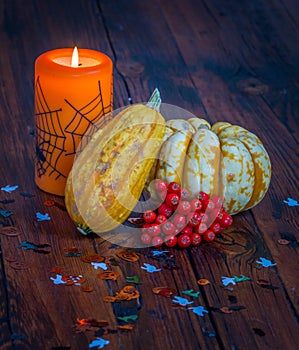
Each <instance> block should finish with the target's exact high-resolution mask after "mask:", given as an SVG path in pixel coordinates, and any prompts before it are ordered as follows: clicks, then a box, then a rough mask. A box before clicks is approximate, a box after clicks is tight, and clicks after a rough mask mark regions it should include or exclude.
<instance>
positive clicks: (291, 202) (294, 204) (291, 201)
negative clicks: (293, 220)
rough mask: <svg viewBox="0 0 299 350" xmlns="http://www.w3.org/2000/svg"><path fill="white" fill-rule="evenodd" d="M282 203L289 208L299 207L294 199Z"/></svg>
mask: <svg viewBox="0 0 299 350" xmlns="http://www.w3.org/2000/svg"><path fill="white" fill-rule="evenodd" d="M283 202H284V203H286V204H287V205H288V206H289V207H297V206H299V203H298V201H297V200H296V199H293V198H288V199H287V200H284V201H283Z"/></svg>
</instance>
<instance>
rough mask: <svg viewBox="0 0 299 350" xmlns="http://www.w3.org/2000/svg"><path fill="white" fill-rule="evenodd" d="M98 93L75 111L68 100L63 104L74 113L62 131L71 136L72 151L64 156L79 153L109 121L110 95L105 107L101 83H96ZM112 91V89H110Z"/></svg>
mask: <svg viewBox="0 0 299 350" xmlns="http://www.w3.org/2000/svg"><path fill="white" fill-rule="evenodd" d="M98 86H99V93H98V94H97V95H96V96H95V97H94V98H93V99H92V100H91V101H90V102H88V103H87V104H86V105H85V106H83V107H82V108H80V109H77V108H76V107H75V106H74V105H72V104H71V103H70V102H69V101H68V100H65V102H66V103H67V104H68V105H69V106H70V107H71V108H72V109H74V111H75V114H74V116H73V118H72V119H71V121H70V122H69V124H68V125H67V126H66V127H65V129H64V131H65V132H66V133H68V134H70V135H71V136H72V141H73V150H72V151H71V152H69V153H66V156H70V155H74V154H78V153H80V152H81V151H82V150H83V148H84V147H85V146H86V145H87V143H88V142H89V141H90V139H91V138H92V136H93V134H94V133H95V132H96V131H97V130H98V129H99V128H100V127H102V126H104V125H105V124H106V122H107V121H108V120H110V119H111V115H110V114H109V112H110V111H111V110H112V94H111V98H110V103H109V105H107V106H105V105H104V101H103V96H102V90H101V82H100V81H99V82H98ZM111 91H112V89H111Z"/></svg>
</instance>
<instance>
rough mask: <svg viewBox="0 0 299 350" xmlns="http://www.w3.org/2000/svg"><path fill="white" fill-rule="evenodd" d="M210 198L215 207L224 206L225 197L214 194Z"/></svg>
mask: <svg viewBox="0 0 299 350" xmlns="http://www.w3.org/2000/svg"><path fill="white" fill-rule="evenodd" d="M210 200H211V201H212V202H213V203H214V204H215V208H218V209H220V208H222V206H223V199H222V198H221V197H220V196H212V197H211V198H210Z"/></svg>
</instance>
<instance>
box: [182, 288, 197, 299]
mask: <svg viewBox="0 0 299 350" xmlns="http://www.w3.org/2000/svg"><path fill="white" fill-rule="evenodd" d="M182 294H184V295H188V296H190V297H193V298H197V297H198V296H199V294H200V292H194V291H193V289H189V290H184V291H182Z"/></svg>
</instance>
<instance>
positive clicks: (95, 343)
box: [88, 338, 110, 349]
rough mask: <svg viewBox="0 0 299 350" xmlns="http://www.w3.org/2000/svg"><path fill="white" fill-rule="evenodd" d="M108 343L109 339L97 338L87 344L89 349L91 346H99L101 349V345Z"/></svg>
mask: <svg viewBox="0 0 299 350" xmlns="http://www.w3.org/2000/svg"><path fill="white" fill-rule="evenodd" d="M109 343H110V341H109V340H105V339H103V338H97V339H95V340H93V341H92V342H91V343H90V344H89V345H88V347H89V349H91V348H99V349H103V347H104V346H105V345H108V344H109Z"/></svg>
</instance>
